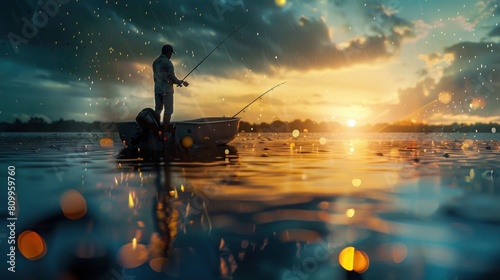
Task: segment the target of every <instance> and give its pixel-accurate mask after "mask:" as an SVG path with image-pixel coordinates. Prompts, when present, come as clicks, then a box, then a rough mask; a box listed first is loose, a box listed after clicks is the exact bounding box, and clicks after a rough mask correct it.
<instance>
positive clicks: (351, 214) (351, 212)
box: [345, 208, 356, 218]
mask: <svg viewBox="0 0 500 280" xmlns="http://www.w3.org/2000/svg"><path fill="white" fill-rule="evenodd" d="M355 214H356V209H354V208H349V209H347V210H346V211H345V215H346V216H347V217H348V218H352V217H354V215H355Z"/></svg>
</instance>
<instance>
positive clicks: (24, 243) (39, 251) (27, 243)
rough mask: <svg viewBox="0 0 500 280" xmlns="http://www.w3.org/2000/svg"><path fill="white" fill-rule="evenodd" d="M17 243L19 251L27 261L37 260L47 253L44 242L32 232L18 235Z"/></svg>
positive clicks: (28, 231)
mask: <svg viewBox="0 0 500 280" xmlns="http://www.w3.org/2000/svg"><path fill="white" fill-rule="evenodd" d="M17 242H18V248H19V251H20V252H21V254H22V255H23V256H24V257H25V258H27V259H28V260H32V261H34V260H38V259H40V258H42V257H43V256H45V254H46V253H47V245H46V244H45V240H44V239H43V238H42V237H41V236H40V235H39V234H38V233H36V232H34V231H31V230H27V231H23V232H22V233H21V234H20V235H19V237H18V239H17Z"/></svg>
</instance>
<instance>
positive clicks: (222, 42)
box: [182, 23, 246, 81]
mask: <svg viewBox="0 0 500 280" xmlns="http://www.w3.org/2000/svg"><path fill="white" fill-rule="evenodd" d="M245 24H246V23H244V24H242V25H240V27H238V28H236V30H234V31H233V32H231V34H229V35H227V37H226V38H225V39H224V40H222V42H220V43H219V44H218V45H217V47H215V48H214V49H213V50H212V51H211V52H209V53H208V54H207V55H206V56H205V57H204V58H203V59H202V60H201V61H200V62H199V63H198V64H196V66H195V67H194V68H193V70H191V71H189V73H187V75H186V77H184V78H183V79H182V80H183V81H184V80H185V79H186V78H187V77H188V76H189V75H190V74H191V73H193V71H194V70H196V68H198V66H200V64H202V63H203V61H205V59H207V58H208V57H209V56H210V55H211V54H212V53H213V52H214V51H215V50H216V49H218V48H219V47H220V46H221V45H222V44H223V43H224V42H225V41H226V40H227V39H229V37H231V36H233V34H234V33H236V32H238V30H240V29H241V28H242V27H243V26H245Z"/></svg>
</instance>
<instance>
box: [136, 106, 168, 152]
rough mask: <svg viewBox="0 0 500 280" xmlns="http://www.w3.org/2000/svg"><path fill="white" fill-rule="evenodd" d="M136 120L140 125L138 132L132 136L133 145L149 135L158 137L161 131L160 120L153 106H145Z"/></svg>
mask: <svg viewBox="0 0 500 280" xmlns="http://www.w3.org/2000/svg"><path fill="white" fill-rule="evenodd" d="M135 121H136V122H137V124H138V125H139V127H138V130H137V132H136V133H135V135H134V136H132V143H131V144H133V145H138V144H139V143H141V142H143V141H145V140H146V139H147V138H148V137H156V136H157V135H158V132H159V131H160V128H161V126H160V120H159V119H158V115H157V114H156V112H155V111H154V110H153V109H151V108H144V109H142V111H140V112H139V114H138V115H137V117H136V118H135Z"/></svg>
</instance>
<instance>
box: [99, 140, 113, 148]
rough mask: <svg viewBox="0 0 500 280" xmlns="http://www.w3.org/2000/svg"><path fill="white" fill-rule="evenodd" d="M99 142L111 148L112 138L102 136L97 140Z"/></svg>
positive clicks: (102, 145)
mask: <svg viewBox="0 0 500 280" xmlns="http://www.w3.org/2000/svg"><path fill="white" fill-rule="evenodd" d="M99 144H100V145H101V147H103V148H111V147H113V139H111V138H102V139H101V140H100V141H99Z"/></svg>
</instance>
